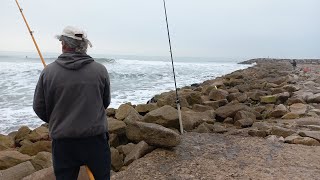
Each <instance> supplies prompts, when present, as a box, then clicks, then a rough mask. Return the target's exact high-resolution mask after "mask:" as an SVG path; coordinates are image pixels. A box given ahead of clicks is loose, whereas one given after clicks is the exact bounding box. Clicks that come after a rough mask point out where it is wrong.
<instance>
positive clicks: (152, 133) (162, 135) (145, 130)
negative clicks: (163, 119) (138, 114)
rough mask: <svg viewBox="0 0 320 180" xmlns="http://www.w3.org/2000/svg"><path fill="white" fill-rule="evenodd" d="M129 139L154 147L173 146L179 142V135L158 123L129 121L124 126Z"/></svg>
mask: <svg viewBox="0 0 320 180" xmlns="http://www.w3.org/2000/svg"><path fill="white" fill-rule="evenodd" d="M126 134H127V137H128V139H129V140H131V141H135V142H140V141H145V142H146V143H148V144H150V145H153V146H156V147H174V146H177V145H178V144H179V143H180V140H181V139H180V135H179V134H177V133H176V132H175V131H173V130H171V129H168V128H165V127H163V126H161V125H158V124H153V123H144V122H138V121H137V122H130V123H129V124H128V125H127V128H126Z"/></svg>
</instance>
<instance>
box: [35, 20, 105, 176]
mask: <svg viewBox="0 0 320 180" xmlns="http://www.w3.org/2000/svg"><path fill="white" fill-rule="evenodd" d="M57 38H58V39H59V41H61V44H62V54H61V55H60V56H59V57H58V59H57V60H55V61H54V62H53V63H51V64H49V65H48V66H47V67H46V68H45V69H44V70H43V71H42V73H41V75H40V78H39V81H38V84H37V86H36V90H35V94H34V100H33V109H34V111H35V112H36V114H37V115H38V117H39V118H40V119H42V120H43V121H45V122H47V123H49V133H50V137H51V138H52V156H53V168H54V173H55V176H56V178H57V180H66V179H68V180H76V179H77V177H78V174H79V168H80V166H82V165H87V166H88V167H89V169H90V170H91V171H92V173H93V175H94V177H95V179H96V180H106V179H110V167H111V160H110V159H111V158H110V147H109V144H108V139H109V135H108V132H107V124H106V113H105V109H106V108H107V107H108V106H109V104H110V81H109V75H108V72H107V69H106V68H105V67H104V66H103V65H101V64H99V63H97V62H95V61H94V60H93V58H91V57H90V56H89V55H87V54H86V52H87V48H88V45H90V46H91V43H90V41H89V40H88V39H87V35H86V33H85V32H84V31H83V30H81V29H78V28H75V27H71V26H68V27H66V28H65V29H64V30H63V32H62V34H61V35H58V36H57Z"/></svg>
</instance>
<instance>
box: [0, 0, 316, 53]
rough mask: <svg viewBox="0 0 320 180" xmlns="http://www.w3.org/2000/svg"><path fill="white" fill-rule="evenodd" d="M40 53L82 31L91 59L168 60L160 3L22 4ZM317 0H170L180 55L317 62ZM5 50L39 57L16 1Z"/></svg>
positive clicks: (6, 16) (8, 4) (3, 9)
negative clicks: (68, 29)
mask: <svg viewBox="0 0 320 180" xmlns="http://www.w3.org/2000/svg"><path fill="white" fill-rule="evenodd" d="M19 2H20V5H21V6H22V8H23V9H24V13H25V16H26V18H27V20H28V21H29V24H30V26H31V28H32V30H33V31H35V34H34V35H35V38H36V40H37V42H38V44H39V46H40V48H41V50H42V51H43V52H54V53H59V52H60V43H59V41H57V40H56V39H54V36H55V35H56V34H59V33H60V32H61V31H62V29H63V28H64V27H65V26H67V25H74V26H78V27H81V28H83V29H85V30H86V31H87V33H88V37H89V39H90V40H91V42H92V44H93V46H94V47H93V48H92V49H90V50H89V54H118V55H147V56H166V55H168V40H167V34H166V25H165V19H164V12H163V2H162V0H104V1H102V0H54V1H45V0H19ZM319 8H320V1H319V0H219V1H218V0H167V10H168V18H169V25H170V30H171V38H172V44H173V51H174V55H175V56H194V57H268V56H270V57H284V58H290V57H292V58H319V57H320V23H319V18H320V10H319ZM0 27H1V28H0V32H1V33H0V51H25V52H34V51H35V47H34V45H33V43H32V41H31V38H30V35H29V34H28V31H27V28H26V26H25V24H24V22H23V19H22V17H21V15H20V13H19V11H18V8H17V6H16V4H15V1H14V0H1V6H0Z"/></svg>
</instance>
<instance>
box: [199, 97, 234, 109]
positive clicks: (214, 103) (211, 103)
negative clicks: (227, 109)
mask: <svg viewBox="0 0 320 180" xmlns="http://www.w3.org/2000/svg"><path fill="white" fill-rule="evenodd" d="M203 104H204V105H206V106H210V107H212V108H213V109H218V108H219V107H221V106H224V105H226V104H228V100H226V99H222V100H219V101H204V102H203Z"/></svg>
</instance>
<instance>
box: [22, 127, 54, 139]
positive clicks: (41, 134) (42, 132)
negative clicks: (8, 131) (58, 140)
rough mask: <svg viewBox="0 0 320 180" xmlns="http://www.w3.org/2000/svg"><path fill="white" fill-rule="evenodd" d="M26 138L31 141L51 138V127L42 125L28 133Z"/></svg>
mask: <svg viewBox="0 0 320 180" xmlns="http://www.w3.org/2000/svg"><path fill="white" fill-rule="evenodd" d="M25 139H26V140H29V141H31V142H37V141H40V140H49V129H48V128H46V127H44V126H40V127H38V128H36V129H34V130H33V131H32V132H31V133H30V134H28V135H27V136H26V137H25Z"/></svg>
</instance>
